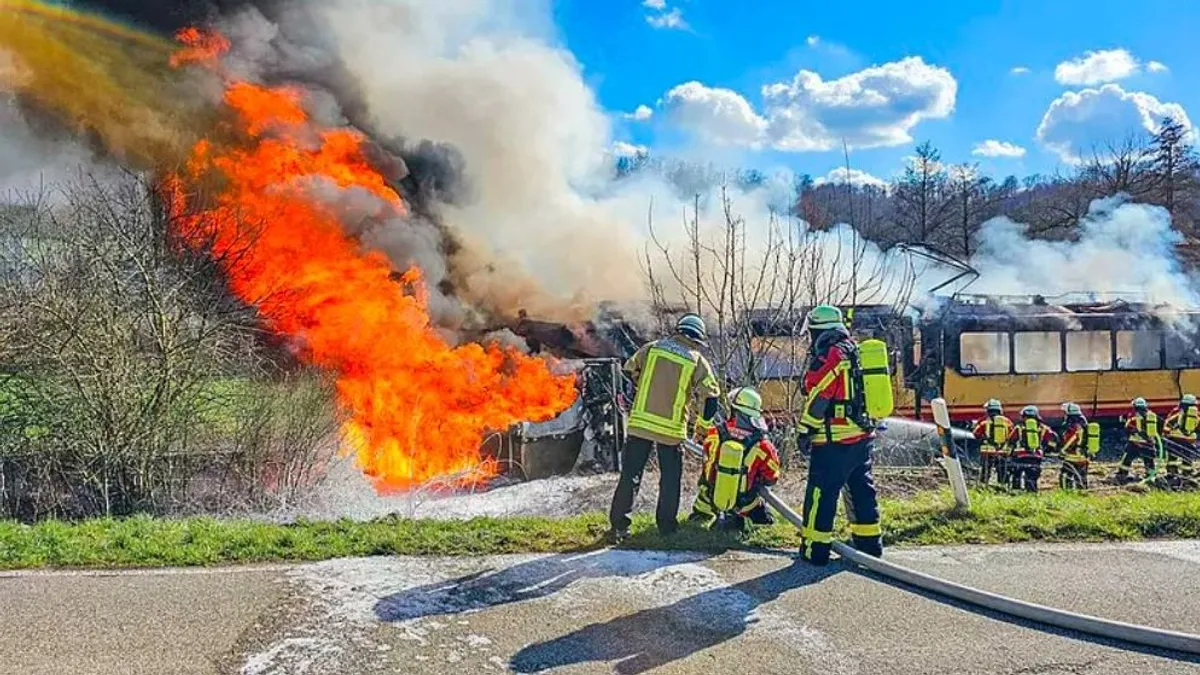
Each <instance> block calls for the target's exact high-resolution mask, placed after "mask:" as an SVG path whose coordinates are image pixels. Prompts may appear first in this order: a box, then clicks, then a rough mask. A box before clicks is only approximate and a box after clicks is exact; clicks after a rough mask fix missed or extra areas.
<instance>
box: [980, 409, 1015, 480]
mask: <svg viewBox="0 0 1200 675" xmlns="http://www.w3.org/2000/svg"><path fill="white" fill-rule="evenodd" d="M983 409H984V413H986V414H987V417H986V418H984V419H982V420H980V421H979V422H976V423H975V429H974V434H975V438H976V440H978V441H979V459H980V461H979V464H980V466H979V482H980V483H982V484H984V485H987V484H988V483H990V482H991V480H992V473H993V472H995V473H996V479H997V480H998V481H999V483H1000V484H1001V485H1005V484H1006V481H1005V479H1006V478H1007V476H1006V475H1005V473H1006V471H1005V466H1004V464H1005V445H1006V444H1007V443H1008V436H1009V434H1011V433H1012V428H1013V423H1012V420H1010V419H1008V417H1006V416H1005V415H1004V408H1003V407H1002V406H1001V405H1000V401H999V399H994V398H993V399H990V400H988V402H987V403H986V404H984V406H983Z"/></svg>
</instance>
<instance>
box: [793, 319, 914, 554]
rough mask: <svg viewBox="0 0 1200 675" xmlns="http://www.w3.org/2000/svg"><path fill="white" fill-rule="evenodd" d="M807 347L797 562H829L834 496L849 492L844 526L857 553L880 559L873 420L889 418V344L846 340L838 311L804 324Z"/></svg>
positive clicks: (801, 419)
mask: <svg viewBox="0 0 1200 675" xmlns="http://www.w3.org/2000/svg"><path fill="white" fill-rule="evenodd" d="M805 323H806V324H807V327H808V331H809V336H810V338H811V347H810V350H809V354H808V359H809V364H808V368H807V371H806V372H805V374H804V381H803V393H804V395H805V399H804V406H803V409H802V412H801V414H800V424H799V435H800V439H799V440H800V443H801V445H802V446H803V444H804V443H806V442H807V443H808V444H809V445H810V447H811V448H812V453H811V457H810V459H809V465H808V485H807V489H806V490H805V493H804V529H803V530H802V531H801V542H800V556H801V557H802V558H803V559H804V560H807V561H809V562H811V563H813V564H816V565H824V564H826V563H828V562H829V553H830V550H831V548H832V546H833V519H834V516H835V515H836V513H837V503H838V497H839V495H841V493H842V488H843V487H845V488H846V490H847V495H846V502H847V514H846V516H847V519H848V520H849V521H850V533H851V535H852V539H853V542H854V546H855V548H857V549H858V550H860V551H862V552H863V553H867V554H869V555H873V556H881V555H883V537H882V534H883V532H882V530H881V529H880V525H879V504H878V499H877V496H876V492H875V482H874V480H873V478H872V476H871V452H872V451H873V450H874V443H875V427H876V421H877V420H880V419H883V418H885V417H887V416H888V415H890V414H891V413H892V386H891V379H890V378H889V376H888V353H887V345H886V344H884V342H883V341H882V340H867V341H865V342H863V344H862V345H861V346H860V345H859V344H858V343H857V342H855V340H854V338H852V337H851V336H850V331H849V330H848V329H847V328H846V325H845V323H844V322H843V320H842V312H841V310H839V309H838V308H836V307H833V306H831V305H819V306H817V307H814V308H813V309H812V310H811V311H810V312H809V313H808V316H807V318H806V320H805Z"/></svg>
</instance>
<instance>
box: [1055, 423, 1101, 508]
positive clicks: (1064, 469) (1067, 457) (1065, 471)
mask: <svg viewBox="0 0 1200 675" xmlns="http://www.w3.org/2000/svg"><path fill="white" fill-rule="evenodd" d="M1063 412H1065V413H1066V414H1067V422H1066V425H1065V426H1064V427H1063V433H1062V444H1061V445H1059V452H1061V453H1062V466H1061V467H1059V469H1058V486H1059V487H1060V488H1062V489H1064V490H1072V489H1078V490H1086V489H1087V486H1088V465H1089V464H1091V459H1092V458H1093V457H1095V456H1096V454H1097V453H1099V452H1100V425H1099V424H1097V423H1095V422H1088V421H1087V418H1086V417H1084V416H1083V409H1082V408H1080V407H1079V404H1077V403H1067V404H1065V405H1064V406H1063Z"/></svg>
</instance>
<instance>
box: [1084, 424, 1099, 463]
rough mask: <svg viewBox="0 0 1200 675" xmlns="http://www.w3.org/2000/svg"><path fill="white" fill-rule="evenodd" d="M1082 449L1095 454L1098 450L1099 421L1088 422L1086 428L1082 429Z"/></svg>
mask: <svg viewBox="0 0 1200 675" xmlns="http://www.w3.org/2000/svg"><path fill="white" fill-rule="evenodd" d="M1083 438H1084V443H1083V446H1084V449H1085V450H1087V454H1089V455H1092V456H1095V455H1096V454H1097V453H1099V452H1100V423H1099V422H1088V425H1087V428H1086V430H1085V431H1084V436H1083Z"/></svg>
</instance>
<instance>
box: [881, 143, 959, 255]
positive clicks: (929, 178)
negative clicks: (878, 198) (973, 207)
mask: <svg viewBox="0 0 1200 675" xmlns="http://www.w3.org/2000/svg"><path fill="white" fill-rule="evenodd" d="M941 160H942V156H941V153H939V152H938V151H937V149H936V148H934V147H933V145H931V144H930V143H929V142H928V141H926V142H924V143H922V144H921V145H918V146H917V148H916V150H915V154H914V156H913V157H912V159H911V160H910V161H909V164H908V166H907V167H905V169H904V176H903V178H901V179H900V180H899V181H897V183H896V185H895V186H894V188H893V194H894V195H895V199H896V211H895V220H896V225H897V226H898V227H899V228H900V231H901V232H902V233H903V235H904V240H905V241H906V242H907V243H913V244H934V245H939V244H941V243H942V242H940V241H939V239H940V238H941V237H942V236H943V234H944V232H943V231H944V229H945V226H946V224H947V222H949V221H950V218H951V214H952V213H953V208H954V199H953V196H952V195H951V194H950V192H949V190H948V189H947V176H946V169H945V167H944V166H943V164H942V161H941Z"/></svg>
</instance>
